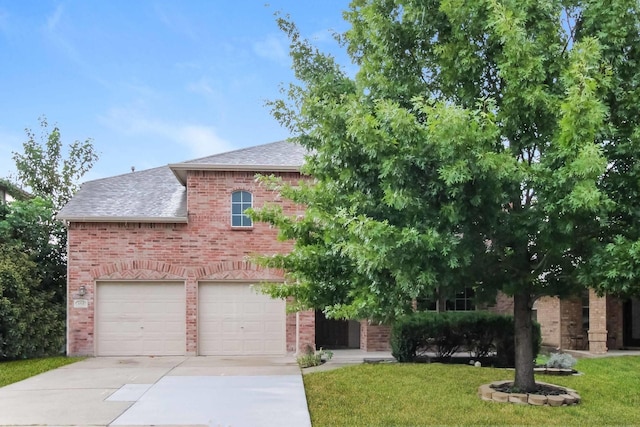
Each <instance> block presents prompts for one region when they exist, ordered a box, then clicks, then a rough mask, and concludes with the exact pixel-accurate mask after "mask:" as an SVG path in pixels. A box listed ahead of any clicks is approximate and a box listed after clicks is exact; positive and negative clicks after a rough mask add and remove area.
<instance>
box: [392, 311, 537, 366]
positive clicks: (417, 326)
mask: <svg viewBox="0 0 640 427" xmlns="http://www.w3.org/2000/svg"><path fill="white" fill-rule="evenodd" d="M514 331H515V327H514V321H513V317H512V316H507V315H500V314H494V313H490V312H483V311H462V312H461V311H451V312H444V313H436V312H415V313H411V314H409V315H406V316H403V317H401V318H399V319H397V320H396V321H395V322H394V324H393V326H392V328H391V350H392V354H393V356H394V357H395V358H396V359H397V360H398V361H399V362H414V361H416V360H417V359H419V358H420V356H421V355H422V354H423V353H426V352H434V353H435V355H436V357H437V358H439V359H440V360H445V361H446V360H447V359H450V358H451V356H452V355H453V354H454V353H456V352H458V351H468V352H469V354H470V356H471V357H472V358H476V359H482V358H487V357H489V356H492V357H495V363H496V364H497V365H498V366H513V365H514V364H515V343H514V334H515V332H514ZM541 341H542V339H541V334H540V325H539V324H538V323H537V322H534V328H533V354H534V356H536V355H537V354H538V352H539V351H540V344H541ZM494 354H495V356H494Z"/></svg>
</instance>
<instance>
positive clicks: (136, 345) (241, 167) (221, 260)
mask: <svg viewBox="0 0 640 427" xmlns="http://www.w3.org/2000/svg"><path fill="white" fill-rule="evenodd" d="M304 153H305V152H304V150H303V149H302V148H301V147H300V146H298V145H296V144H292V143H290V142H285V141H282V142H276V143H272V144H266V145H261V146H256V147H251V148H247V149H242V150H237V151H233V152H229V153H223V154H219V155H214V156H210V157H205V158H202V159H196V160H192V161H188V162H184V163H176V164H171V165H168V166H165V167H159V168H155V169H150V170H144V171H139V172H132V173H129V174H125V175H119V176H115V177H111V178H105V179H99V180H95V181H89V182H86V183H85V184H83V185H82V187H81V189H80V190H79V191H78V193H77V194H76V195H75V196H74V197H73V199H72V200H71V201H70V202H69V203H68V204H67V205H66V206H65V207H64V208H63V209H62V210H61V212H60V213H59V215H58V218H59V219H62V220H64V221H66V222H67V223H68V242H69V243H68V245H69V247H68V265H69V267H68V320H67V322H68V325H67V326H68V339H67V346H68V348H67V352H68V354H70V355H182V354H191V355H192V354H200V355H250V354H285V353H286V352H295V351H297V350H298V349H304V348H306V347H307V345H311V346H314V345H315V313H313V312H300V313H293V314H287V313H286V310H285V302H284V301H281V300H272V299H270V298H269V297H267V296H265V295H262V294H261V293H259V292H257V291H256V289H255V285H256V284H259V283H260V282H262V281H279V280H283V275H282V272H280V271H271V270H267V269H263V268H259V267H258V266H256V265H254V264H252V263H251V262H249V260H248V259H249V257H250V256H251V255H252V254H256V253H261V254H264V253H277V252H283V251H287V250H289V248H290V243H286V242H279V241H278V240H277V239H276V235H277V230H275V229H273V228H270V227H269V226H268V225H267V224H253V223H252V222H251V220H250V219H249V218H248V217H247V216H245V215H244V214H243V211H244V210H245V209H246V208H248V207H251V206H255V207H261V206H263V205H264V204H265V203H267V202H268V203H277V204H282V205H283V209H284V210H285V211H286V212H288V213H291V214H296V212H297V211H298V210H300V209H301V207H296V206H294V205H293V204H291V203H289V202H287V201H283V200H281V199H280V198H279V197H278V195H277V194H275V193H273V192H271V191H269V190H267V189H266V188H265V187H264V186H262V185H260V184H259V183H258V182H257V181H256V179H255V175H256V174H257V173H262V174H273V175H276V176H279V177H282V179H284V180H286V181H290V182H298V181H299V180H300V179H304V178H303V177H302V176H301V174H300V166H301V165H302V164H303V161H304ZM300 213H301V212H300ZM355 326H356V328H357V329H358V330H357V331H355V332H353V329H354V328H353V327H354V324H353V322H352V323H351V325H350V327H351V330H352V334H351V337H350V338H348V341H349V342H350V343H351V345H352V346H358V347H362V348H365V349H366V348H369V349H372V348H376V349H377V348H380V347H379V346H377V345H378V344H379V343H381V344H380V345H382V348H387V345H388V344H387V343H388V330H387V329H386V328H384V327H378V326H376V325H369V324H368V323H367V322H363V323H362V327H360V325H359V324H356V325H355ZM361 335H362V336H361Z"/></svg>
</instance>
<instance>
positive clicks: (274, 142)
mask: <svg viewBox="0 0 640 427" xmlns="http://www.w3.org/2000/svg"><path fill="white" fill-rule="evenodd" d="M283 142H290V143H292V144H297V142H295V141H294V137H291V138H287V139H281V140H279V141H273V142H267V143H265V144H258V145H250V146H248V147H242V148H236V149H235V150H231V151H223V152H222V153H216V154H211V155H209V156H204V157H198V158H195V159H191V160H184V161H182V162H177V163H175V164H181V163H195V162H197V161H198V160H204V159H211V158H213V157H218V156H227V155H230V154H235V153H239V152H242V151H248V150H255V149H256V148H259V147H266V146H268V145H274V144H281V143H283ZM172 164H173V163H172Z"/></svg>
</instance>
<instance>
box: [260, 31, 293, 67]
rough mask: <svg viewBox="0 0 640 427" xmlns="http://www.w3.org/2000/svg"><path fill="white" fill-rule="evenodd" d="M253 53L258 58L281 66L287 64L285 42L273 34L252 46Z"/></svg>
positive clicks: (287, 57) (287, 56)
mask: <svg viewBox="0 0 640 427" xmlns="http://www.w3.org/2000/svg"><path fill="white" fill-rule="evenodd" d="M253 51H254V52H255V53H256V54H257V55H258V56H260V57H262V58H266V59H268V60H270V61H275V62H278V63H281V64H289V55H288V50H287V41H286V39H285V38H284V37H278V36H275V35H273V34H270V35H268V36H267V37H266V38H265V39H264V40H260V41H257V42H255V43H254V44H253Z"/></svg>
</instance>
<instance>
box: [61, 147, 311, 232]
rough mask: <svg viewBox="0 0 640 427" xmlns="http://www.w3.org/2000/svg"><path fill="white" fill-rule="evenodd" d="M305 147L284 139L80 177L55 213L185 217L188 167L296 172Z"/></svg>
mask: <svg viewBox="0 0 640 427" xmlns="http://www.w3.org/2000/svg"><path fill="white" fill-rule="evenodd" d="M305 153H306V151H305V149H304V148H302V147H301V146H299V145H297V144H294V143H292V142H288V141H279V142H274V143H271V144H264V145H258V146H255V147H249V148H243V149H240V150H235V151H230V152H227V153H221V154H216V155H213V156H209V157H203V158H201V159H195V160H190V161H187V162H183V163H176V164H172V165H168V166H163V167H159V168H154V169H148V170H143V171H139V172H132V173H128V174H124V175H118V176H114V177H110V178H103V179H98V180H95V181H88V182H85V183H84V184H83V185H82V186H81V187H80V190H78V192H77V193H76V195H75V196H73V198H72V199H71V200H70V201H69V203H67V204H66V205H65V206H64V208H62V210H61V211H60V212H59V213H58V218H59V219H62V220H65V221H72V222H186V221H187V192H186V188H185V183H186V174H187V171H188V170H231V171H235V170H242V171H255V172H266V171H272V172H279V171H298V170H299V169H300V166H302V164H303V163H304V155H305Z"/></svg>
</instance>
